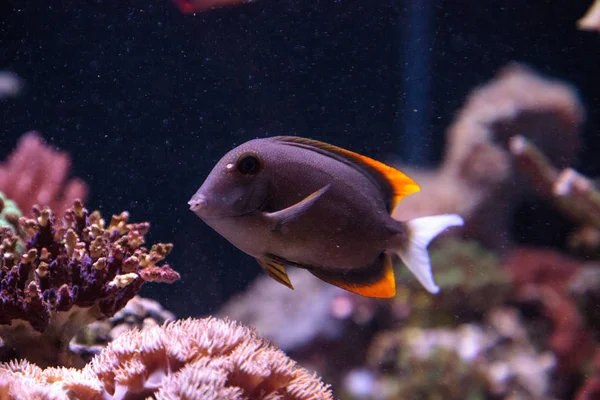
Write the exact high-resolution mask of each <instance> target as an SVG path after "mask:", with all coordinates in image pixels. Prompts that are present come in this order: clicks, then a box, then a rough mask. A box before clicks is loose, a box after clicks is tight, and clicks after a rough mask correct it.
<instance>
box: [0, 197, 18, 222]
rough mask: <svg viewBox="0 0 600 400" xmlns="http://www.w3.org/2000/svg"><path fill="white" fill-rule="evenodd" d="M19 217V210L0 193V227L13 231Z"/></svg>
mask: <svg viewBox="0 0 600 400" xmlns="http://www.w3.org/2000/svg"><path fill="white" fill-rule="evenodd" d="M19 217H21V210H19V208H18V207H17V204H16V203H15V202H14V201H12V200H10V199H9V198H7V197H6V196H5V195H4V193H2V192H0V227H3V226H7V227H9V228H11V229H12V230H13V231H15V229H16V228H17V224H18V222H19Z"/></svg>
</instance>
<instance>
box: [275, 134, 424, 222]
mask: <svg viewBox="0 0 600 400" xmlns="http://www.w3.org/2000/svg"><path fill="white" fill-rule="evenodd" d="M273 139H276V140H280V141H283V142H287V143H290V144H295V145H297V146H300V147H303V148H308V149H313V150H315V151H317V152H319V153H321V154H327V155H330V156H332V155H333V156H338V157H340V158H342V159H345V160H346V162H350V163H352V164H354V165H358V166H360V167H362V169H363V170H365V171H366V172H367V173H369V175H370V176H372V177H373V178H375V180H376V181H377V182H379V183H380V184H383V185H385V186H387V187H386V188H384V189H389V195H390V198H388V199H387V206H388V210H389V212H390V213H391V212H392V211H393V210H394V208H395V207H396V206H397V205H398V203H399V202H400V200H402V199H403V198H404V197H405V196H408V195H409V194H413V193H416V192H418V191H420V190H421V188H420V187H419V185H418V184H417V183H416V182H415V181H414V180H412V178H410V177H409V176H408V175H406V174H404V173H403V172H401V171H399V170H397V169H396V168H393V167H390V166H389V165H386V164H384V163H382V162H379V161H377V160H374V159H372V158H369V157H366V156H363V155H360V154H358V153H354V152H352V151H350V150H346V149H343V148H341V147H337V146H334V145H332V144H328V143H324V142H320V141H318V140H313V139H306V138H302V137H298V136H276V137H274V138H273ZM338 159H339V158H338Z"/></svg>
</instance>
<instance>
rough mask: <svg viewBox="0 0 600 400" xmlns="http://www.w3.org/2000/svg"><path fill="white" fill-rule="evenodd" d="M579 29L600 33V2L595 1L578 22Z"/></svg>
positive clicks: (599, 0) (598, 0)
mask: <svg viewBox="0 0 600 400" xmlns="http://www.w3.org/2000/svg"><path fill="white" fill-rule="evenodd" d="M577 27H578V28H579V29H583V30H587V31H597V32H600V0H594V4H592V5H591V6H590V8H589V10H588V11H587V12H586V13H585V15H584V16H583V17H581V19H580V20H579V21H577Z"/></svg>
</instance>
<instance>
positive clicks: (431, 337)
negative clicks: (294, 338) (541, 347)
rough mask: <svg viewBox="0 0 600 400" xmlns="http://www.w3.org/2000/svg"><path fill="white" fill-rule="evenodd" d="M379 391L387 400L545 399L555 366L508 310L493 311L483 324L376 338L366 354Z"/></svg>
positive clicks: (414, 330) (411, 330) (413, 330)
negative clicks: (382, 391)
mask: <svg viewBox="0 0 600 400" xmlns="http://www.w3.org/2000/svg"><path fill="white" fill-rule="evenodd" d="M368 360H369V364H370V365H371V367H372V370H373V371H374V372H373V375H374V377H373V378H374V379H373V382H374V385H375V387H378V386H379V387H382V388H385V390H386V392H387V393H385V397H384V398H386V399H401V398H419V399H425V398H429V399H433V398H444V399H457V400H458V399H465V398H481V399H483V398H492V397H493V398H506V397H507V396H508V395H509V394H510V395H511V396H514V397H513V398H534V399H539V398H543V397H544V396H545V395H547V393H548V389H549V388H550V384H549V379H548V377H549V372H550V371H551V369H552V367H553V366H554V357H553V355H552V353H550V352H543V353H540V352H538V351H537V350H536V348H535V346H534V344H533V343H532V342H531V341H530V339H529V337H528V335H527V332H526V331H525V330H524V329H523V326H522V321H520V319H519V316H518V313H517V312H516V311H515V310H514V309H510V308H497V309H492V310H490V312H489V314H488V316H487V317H486V320H485V324H483V325H478V324H464V325H459V326H457V327H456V328H435V329H422V328H415V327H411V328H404V329H400V330H398V331H393V332H385V333H382V334H379V335H378V336H377V337H375V339H374V341H373V343H372V344H371V348H370V350H369V355H368Z"/></svg>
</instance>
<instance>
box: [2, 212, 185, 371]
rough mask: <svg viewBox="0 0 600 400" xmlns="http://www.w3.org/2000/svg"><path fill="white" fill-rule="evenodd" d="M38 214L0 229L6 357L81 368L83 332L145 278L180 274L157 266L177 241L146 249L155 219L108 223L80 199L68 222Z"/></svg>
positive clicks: (122, 218) (67, 215) (120, 217)
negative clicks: (75, 349)
mask: <svg viewBox="0 0 600 400" xmlns="http://www.w3.org/2000/svg"><path fill="white" fill-rule="evenodd" d="M33 214H34V218H33V219H28V218H25V217H21V218H20V219H19V220H18V226H17V232H18V233H15V232H13V231H12V230H10V229H8V228H4V229H3V230H2V231H0V240H1V244H0V251H1V252H2V254H3V257H2V259H1V260H0V298H1V300H2V301H1V302H0V337H2V339H3V341H4V347H3V348H2V350H3V353H4V354H2V357H3V358H4V359H7V358H9V357H10V358H26V359H27V360H29V361H31V362H35V363H37V364H38V365H40V366H48V365H65V366H71V365H77V364H78V360H77V359H76V358H74V357H72V356H73V354H72V353H70V352H69V351H68V345H69V341H70V340H71V338H72V337H73V336H74V335H75V334H76V333H77V331H79V330H80V329H81V328H82V327H83V326H85V325H87V324H89V323H90V322H93V321H96V320H98V319H102V318H107V317H110V316H112V315H114V314H115V313H116V312H117V311H118V310H120V309H121V308H123V307H124V306H125V305H126V304H127V302H128V301H129V300H130V299H131V298H133V296H135V295H136V294H137V292H139V290H140V289H141V287H142V285H143V284H144V282H147V281H150V282H168V283H172V282H174V281H175V280H177V279H178V278H179V274H178V273H177V272H175V271H173V270H172V269H171V268H170V267H169V266H168V265H163V266H161V267H158V266H156V263H158V262H160V261H162V260H163V259H164V258H165V256H167V255H168V254H169V252H170V251H171V248H172V245H171V244H162V243H159V244H156V245H154V246H152V248H151V249H150V250H148V249H147V248H146V247H143V246H142V245H143V244H144V240H145V239H144V237H145V235H146V233H147V232H148V229H149V224H148V223H129V221H128V219H129V216H128V214H127V213H126V212H123V213H121V214H120V215H114V216H113V217H112V219H111V221H110V223H109V224H108V225H106V223H105V221H104V219H102V216H101V215H100V213H99V212H97V211H95V212H93V213H91V214H88V211H87V210H86V209H85V208H84V207H83V205H82V204H81V202H79V201H75V202H74V204H73V206H72V207H71V208H70V209H68V210H67V211H66V213H65V216H64V217H63V218H62V219H59V218H57V217H56V216H55V215H54V213H53V212H52V211H51V210H50V209H49V208H47V207H46V208H44V209H39V208H38V207H33ZM19 243H21V244H22V246H23V250H22V251H20V250H19ZM148 270H150V273H148V272H147V271H148Z"/></svg>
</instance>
